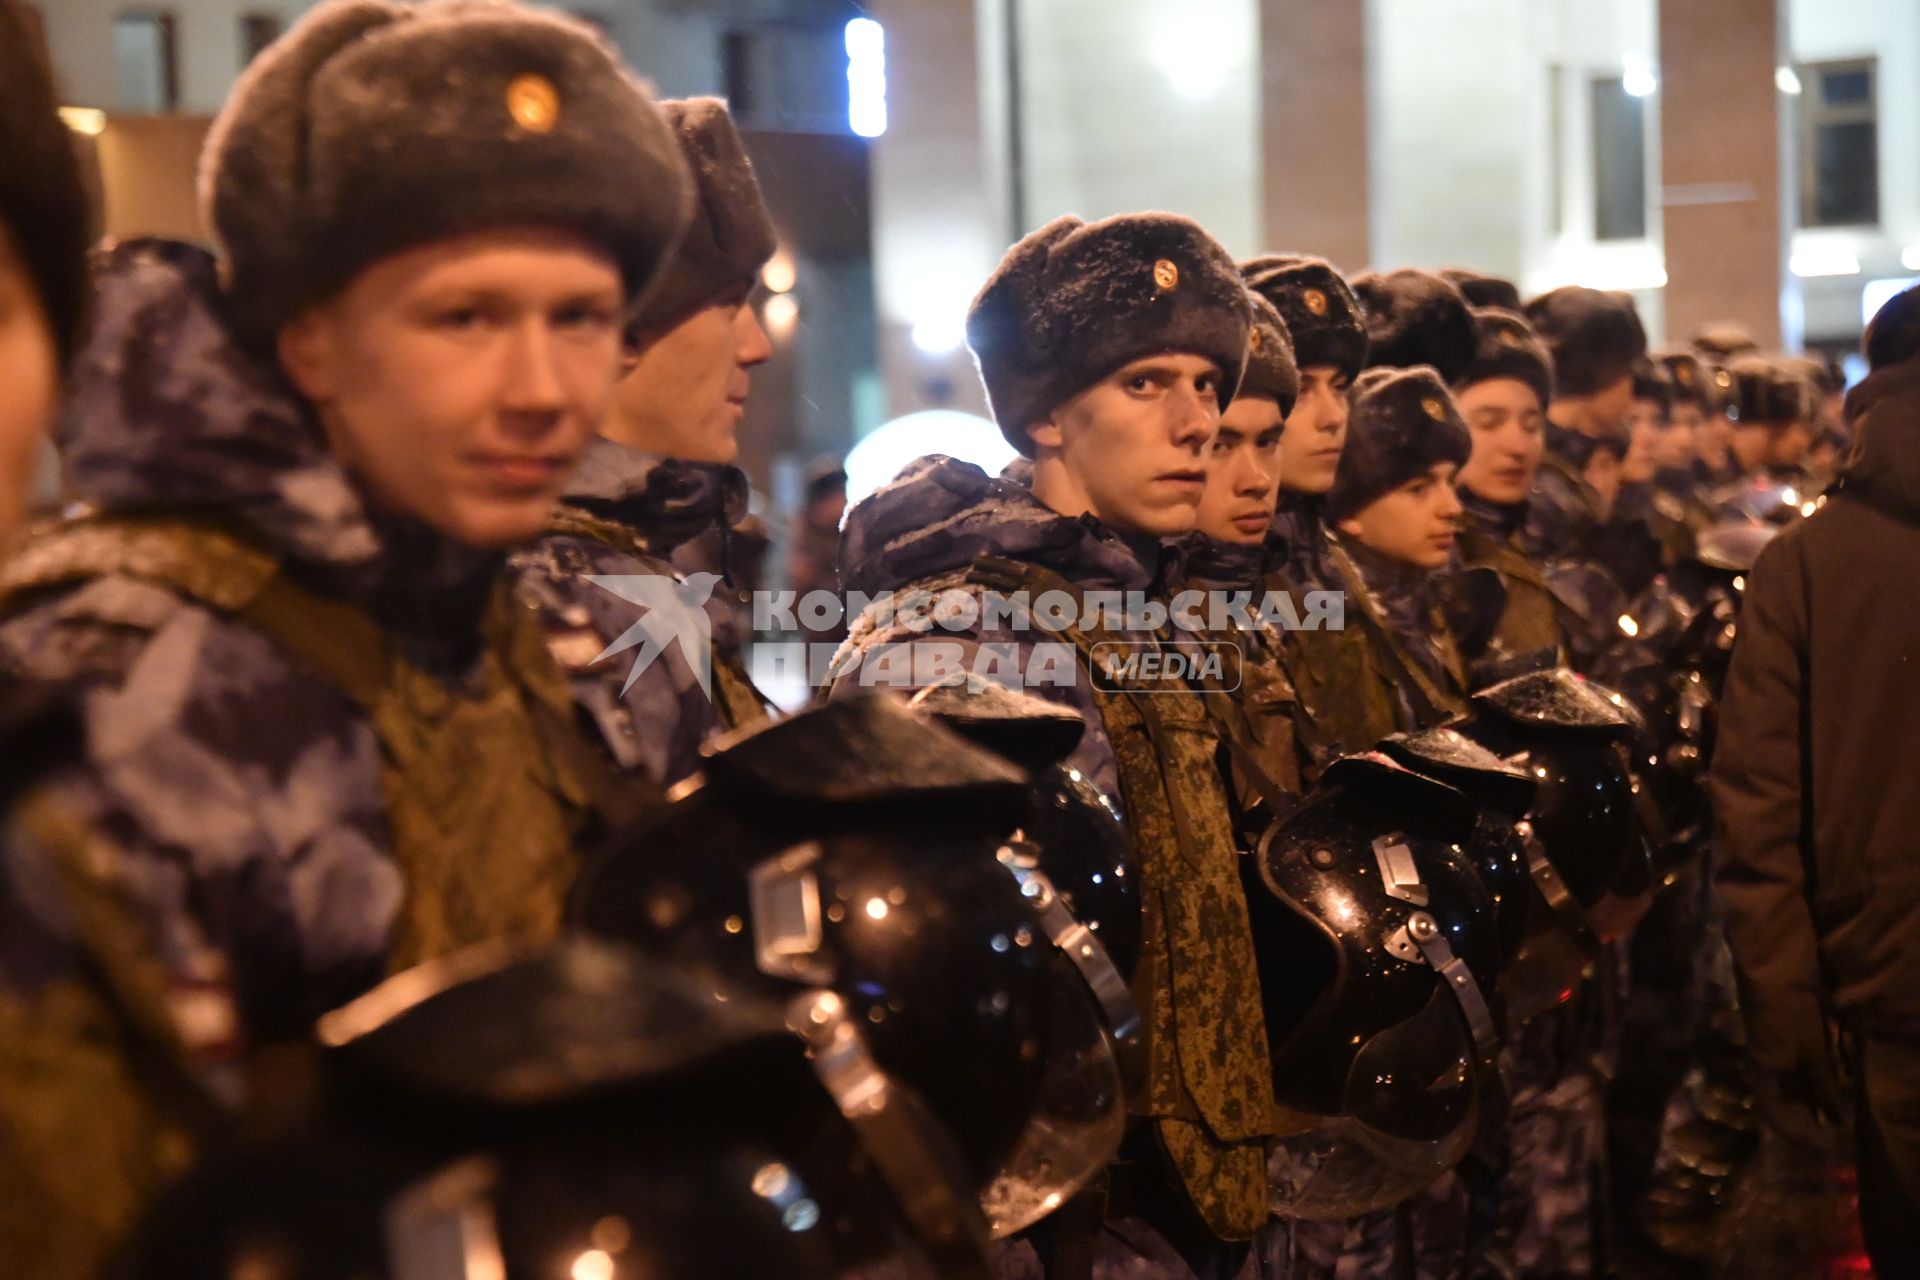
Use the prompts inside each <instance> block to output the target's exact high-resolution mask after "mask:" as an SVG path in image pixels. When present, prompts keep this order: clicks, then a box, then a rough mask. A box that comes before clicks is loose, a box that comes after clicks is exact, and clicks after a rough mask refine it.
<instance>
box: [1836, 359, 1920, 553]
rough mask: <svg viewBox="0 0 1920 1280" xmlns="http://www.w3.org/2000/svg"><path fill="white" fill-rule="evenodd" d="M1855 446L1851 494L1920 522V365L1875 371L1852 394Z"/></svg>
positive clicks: (1847, 475)
mask: <svg viewBox="0 0 1920 1280" xmlns="http://www.w3.org/2000/svg"><path fill="white" fill-rule="evenodd" d="M1846 419H1847V423H1848V425H1849V426H1851V427H1852V428H1853V433H1854V441H1855V443H1854V446H1853V452H1852V456H1850V457H1849V458H1848V459H1847V464H1846V467H1845V469H1844V470H1843V471H1842V473H1841V484H1842V487H1843V489H1844V490H1845V492H1848V493H1855V494H1859V495H1861V496H1863V497H1865V498H1867V499H1868V500H1870V501H1871V502H1873V503H1874V504H1875V505H1876V506H1880V507H1883V508H1886V509H1888V510H1890V511H1892V512H1893V513H1894V514H1897V515H1901V516H1904V517H1906V518H1908V519H1913V520H1920V360H1905V361H1902V362H1901V363H1899V364H1894V365H1887V366H1884V367H1883V368H1880V369H1877V370H1875V371H1874V372H1873V373H1870V374H1868V375H1867V377H1866V378H1865V379H1864V380H1863V381H1862V382H1861V383H1860V384H1859V385H1858V386H1856V387H1855V388H1854V389H1853V390H1852V391H1850V392H1848V393H1847V405H1846Z"/></svg>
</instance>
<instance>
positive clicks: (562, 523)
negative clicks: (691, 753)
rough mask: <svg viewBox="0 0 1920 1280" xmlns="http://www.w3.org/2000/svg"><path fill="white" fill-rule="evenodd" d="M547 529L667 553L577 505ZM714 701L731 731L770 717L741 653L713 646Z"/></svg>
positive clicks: (628, 550) (653, 555)
mask: <svg viewBox="0 0 1920 1280" xmlns="http://www.w3.org/2000/svg"><path fill="white" fill-rule="evenodd" d="M547 533H548V534H549V535H555V536H560V537H570V538H585V539H588V540H589V541H592V542H598V543H599V544H600V545H602V546H605V547H611V548H613V549H614V550H615V551H618V552H621V553H622V554H624V555H630V556H634V557H636V558H638V559H643V560H655V561H659V562H660V563H662V564H665V563H666V561H667V557H665V556H663V555H660V554H658V553H657V552H655V551H654V550H653V548H652V547H650V546H649V545H648V544H647V540H646V537H645V535H643V534H641V533H640V532H639V531H637V530H635V529H632V528H629V527H628V526H626V525H624V524H621V523H620V522H619V521H617V520H603V519H601V518H600V517H599V516H596V515H594V514H592V513H591V512H588V511H582V510H581V509H580V508H578V507H569V506H561V507H559V508H557V509H556V510H555V511H554V513H553V515H552V517H550V518H549V519H548V521H547ZM711 661H712V675H713V684H712V688H713V704H714V706H715V708H716V709H717V710H718V711H719V713H720V727H721V728H722V729H723V730H725V731H727V732H732V731H733V730H735V729H741V728H745V727H746V726H748V725H755V724H764V723H765V722H766V721H767V720H768V718H769V713H768V710H767V700H766V698H764V697H763V696H761V693H760V690H758V689H757V688H755V687H754V684H753V677H752V676H750V675H748V674H747V668H746V664H745V663H743V662H741V661H740V655H738V654H736V653H729V652H726V651H724V650H722V649H721V648H720V647H719V646H718V645H715V646H713V648H712V655H711Z"/></svg>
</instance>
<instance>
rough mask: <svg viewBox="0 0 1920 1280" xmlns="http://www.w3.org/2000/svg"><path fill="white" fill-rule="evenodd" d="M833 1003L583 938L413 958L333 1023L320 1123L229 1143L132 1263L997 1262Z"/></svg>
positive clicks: (933, 1144)
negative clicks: (521, 956)
mask: <svg viewBox="0 0 1920 1280" xmlns="http://www.w3.org/2000/svg"><path fill="white" fill-rule="evenodd" d="M819 994H821V993H814V994H813V995H811V996H810V995H806V994H803V995H801V996H800V997H798V999H797V1000H796V1001H795V1002H794V1003H793V1004H792V1005H791V1006H790V1007H787V1008H784V1009H783V1008H782V1007H781V1006H779V1005H777V1004H772V1003H767V1002H762V1001H759V1000H756V999H755V998H754V997H753V996H752V995H751V994H750V993H748V992H744V991H740V990H737V989H733V988H730V987H728V986H727V985H726V984H725V983H724V981H722V980H720V979H718V978H717V977H715V976H714V975H710V974H705V975H703V974H696V973H691V972H681V971H676V970H673V969H670V968H668V967H666V966H663V965H661V964H660V963H659V962H658V961H657V960H654V959H651V958H648V957H644V956H640V955H638V954H637V953H632V952H630V951H628V950H627V949H626V948H623V947H619V946H617V945H609V944H605V943H596V942H587V941H578V940H576V941H572V942H566V943H563V944H561V945H560V946H559V947H557V948H555V949H554V950H553V951H551V952H549V953H546V954H544V955H541V956H538V957H533V958H530V959H526V960H520V961H506V960H504V959H503V958H502V957H501V956H500V955H499V954H498V953H494V952H489V951H480V952H469V953H462V954H457V955H455V956H450V957H447V958H446V959H445V960H444V961H440V962H436V963H434V964H432V965H428V966H424V967H423V968H421V969H418V970H411V971H408V972H406V973H403V974H401V975H399V976H397V977H396V978H394V979H392V980H390V981H389V982H388V983H387V984H385V985H383V986H382V987H380V988H377V989H376V990H375V991H373V992H371V993H369V994H368V995H367V996H365V997H363V998H362V999H361V1000H359V1001H356V1002H355V1003H354V1004H352V1005H349V1006H347V1007H346V1008H345V1009H342V1010H340V1011H338V1012H336V1013H334V1014H331V1015H328V1017H326V1018H324V1019H322V1022H321V1037H322V1040H323V1041H324V1042H325V1043H326V1044H327V1045H328V1048H327V1049H326V1051H325V1054H324V1056H323V1057H322V1060H321V1064H320V1066H321V1072H320V1075H321V1079H322V1081H323V1087H322V1089H321V1090H320V1091H319V1092H320V1098H319V1100H318V1102H317V1104H316V1107H315V1112H314V1115H313V1117H312V1119H311V1121H310V1122H309V1123H308V1124H306V1125H305V1126H303V1127H302V1128H301V1129H299V1130H298V1131H296V1132H294V1133H293V1134H291V1135H290V1136H282V1137H278V1138H275V1139H272V1140H270V1141H268V1142H266V1143H263V1144H261V1145H257V1146H248V1147H242V1148H239V1149H237V1150H227V1151H219V1152H215V1153H213V1154H212V1155H211V1157H210V1158H209V1159H208V1160H207V1161H205V1162H204V1164H203V1165H202V1167H201V1168H200V1169H199V1170H197V1171H196V1173H195V1174H194V1175H193V1177H192V1178H190V1179H189V1180H188V1181H187V1183H186V1184H184V1185H183V1186H182V1187H181V1188H179V1189H178V1190H176V1191H174V1192H173V1193H172V1194H170V1195H169V1196H168V1197H167V1198H165V1199H164V1200H163V1201H162V1203H161V1204H160V1205H159V1206H158V1207H157V1209H156V1211H155V1212H154V1213H153V1214H152V1215H151V1217H150V1219H149V1221H148V1222H147V1224H146V1225H145V1227H144V1228H142V1229H141V1230H140V1231H139V1232H138V1233H137V1234H136V1236H135V1238H134V1244H133V1246H132V1248H131V1249H130V1251H129V1252H130V1255H131V1257H132V1259H133V1262H132V1265H131V1266H130V1267H129V1268H128V1269H127V1270H128V1273H129V1274H131V1275H132V1276H134V1277H137V1278H138V1280H174V1278H175V1277H178V1278H180V1280H185V1278H186V1277H189V1276H192V1277H201V1276H224V1275H248V1274H256V1273H259V1274H271V1275H275V1276H285V1277H289V1280H349V1278H350V1277H351V1278H352V1280H413V1278H414V1277H423V1276H447V1277H474V1278H477V1277H482V1276H489V1277H519V1276H542V1275H568V1274H572V1275H575V1276H579V1275H582V1274H591V1275H605V1276H618V1275H647V1276H663V1277H664V1276H673V1277H680V1276H685V1277H693V1276H700V1277H707V1276H713V1277H732V1278H737V1280H748V1278H749V1277H758V1276H764V1275H781V1276H797V1277H806V1278H809V1280H838V1278H840V1277H852V1276H858V1275H866V1274H873V1273H874V1271H875V1270H881V1271H885V1272H886V1273H887V1274H890V1275H891V1274H896V1273H898V1274H903V1275H907V1276H917V1277H941V1276H952V1277H966V1278H968V1280H977V1278H981V1277H984V1276H985V1275H987V1274H989V1272H988V1269H987V1264H986V1260H985V1251H984V1250H985V1232H984V1226H983V1224H982V1223H981V1222H980V1220H979V1218H978V1215H977V1213H975V1211H974V1210H973V1207H972V1203H971V1192H972V1189H971V1187H970V1186H969V1184H968V1180H967V1178H966V1177H965V1175H964V1172H963V1171H962V1169H961V1168H960V1162H959V1157H958V1154H957V1149H956V1148H955V1147H954V1146H953V1144H952V1142H951V1140H950V1139H949V1138H948V1136H947V1135H946V1134H945V1133H944V1131H943V1130H942V1129H941V1128H940V1126H939V1125H938V1124H937V1123H935V1122H933V1120H932V1118H931V1114H930V1113H929V1112H927V1111H926V1110H925V1109H924V1107H922V1106H921V1105H920V1104H918V1103H917V1101H916V1100H915V1099H914V1098H913V1097H912V1095H911V1093H910V1091H907V1090H905V1089H904V1088H902V1087H901V1086H900V1085H899V1084H898V1083H897V1082H894V1081H891V1080H889V1079H888V1078H887V1077H886V1076H885V1075H884V1073H881V1072H879V1071H878V1070H877V1068H875V1067H874V1065H873V1063H872V1059H871V1058H870V1057H867V1056H864V1054H863V1051H862V1049H861V1047H860V1045H859V1030H858V1028H857V1027H855V1026H853V1024H852V1023H851V1022H850V1021H848V1020H845V1019H844V1018H842V1019H839V1020H838V1022H837V1024H836V1025H834V1027H833V1029H832V1030H831V1031H823V1030H822V1028H823V1027H824V1026H825V1025H826V1024H825V1023H814V1022H813V1018H812V1015H813V1014H814V1013H815V1012H816V1010H817V1002H818V996H819ZM796 1021H798V1022H805V1023H808V1024H810V1026H809V1030H808V1034H807V1036H806V1037H805V1038H804V1039H803V1038H802V1037H801V1036H798V1035H796V1034H795V1033H794V1031H793V1030H792V1029H791V1028H790V1026H789V1025H788V1024H789V1023H791V1022H796ZM833 1021H834V1020H833V1019H831V1018H830V1019H828V1022H833ZM809 1043H810V1044H811V1045H812V1046H813V1047H812V1051H811V1053H809V1050H808V1045H809Z"/></svg>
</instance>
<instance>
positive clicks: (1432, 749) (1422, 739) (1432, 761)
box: [1380, 725, 1535, 967]
mask: <svg viewBox="0 0 1920 1280" xmlns="http://www.w3.org/2000/svg"><path fill="white" fill-rule="evenodd" d="M1380 750H1381V752H1382V753H1383V754H1385V755H1388V756H1390V757H1392V758H1393V759H1394V760H1396V761H1398V762H1399V763H1400V764H1402V765H1404V766H1406V767H1407V768H1409V769H1412V770H1413V771H1414V772H1416V773H1423V774H1425V775H1427V776H1428V777H1430V778H1434V779H1436V780H1438V781H1440V782H1444V783H1446V784H1447V785H1448V786H1451V787H1456V788H1458V789H1459V790H1460V791H1461V792H1462V793H1463V794H1465V795H1466V796H1467V797H1468V798H1469V799H1470V800H1472V801H1473V802H1474V806H1475V811H1474V818H1473V831H1472V833H1471V834H1470V835H1469V836H1468V838H1467V839H1466V841H1465V842H1464V843H1463V844H1462V846H1461V847H1462V850H1463V851H1464V852H1465V853H1466V855H1467V859H1468V861H1470V862H1471V863H1472V864H1473V867H1474V870H1476V871H1478V872H1479V873H1480V882H1481V883H1482V884H1484V885H1485V886H1486V889H1487V893H1488V895H1489V896H1490V897H1491V898H1492V899H1493V906H1494V913H1495V917H1496V920H1497V923H1498V927H1499V933H1498V937H1499V948H1500V949H1499V963H1500V965H1501V966H1503V967H1504V966H1506V965H1508V964H1509V963H1511V961H1512V960H1513V957H1514V956H1515V954H1517V953H1518V951H1519V950H1520V945H1521V942H1522V940H1523V939H1524V938H1525V937H1526V932H1527V921H1528V917H1529V915H1530V914H1531V912H1530V910H1529V908H1530V905H1531V903H1532V901H1533V898H1534V894H1535V890H1534V887H1533V880H1532V877H1531V874H1530V872H1529V870H1528V862H1527V846H1526V841H1525V839H1524V838H1523V836H1522V835H1521V833H1520V832H1519V831H1518V830H1516V827H1517V825H1518V824H1519V822H1520V820H1521V819H1523V818H1524V817H1525V816H1526V813H1527V810H1528V809H1529V808H1531V807H1532V806H1533V798H1534V790H1535V787H1534V780H1533V778H1532V777H1531V776H1530V775H1529V774H1527V772H1526V771H1525V770H1523V769H1520V768H1517V767H1516V766H1514V765H1511V764H1509V763H1507V762H1506V761H1505V760H1503V759H1501V758H1500V757H1499V756H1496V755H1494V754H1493V753H1492V752H1491V751H1488V750H1487V749H1486V748H1485V747H1482V746H1481V745H1480V744H1479V743H1477V742H1475V741H1473V740H1472V739H1471V738H1468V737H1465V736H1463V735H1462V734H1460V733H1459V732H1458V731H1456V730H1454V729H1450V728H1447V727H1446V726H1444V725H1440V726H1436V727H1434V728H1431V729H1423V730H1420V731H1419V732H1418V733H1411V734H1395V735H1394V736H1392V737H1390V738H1388V739H1386V740H1385V741H1384V742H1382V743H1381V744H1380Z"/></svg>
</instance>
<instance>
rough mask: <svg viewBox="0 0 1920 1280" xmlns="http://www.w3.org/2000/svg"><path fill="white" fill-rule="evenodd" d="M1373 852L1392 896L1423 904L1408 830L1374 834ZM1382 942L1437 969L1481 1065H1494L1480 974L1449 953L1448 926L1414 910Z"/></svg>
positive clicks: (1495, 1044) (1493, 1038)
mask: <svg viewBox="0 0 1920 1280" xmlns="http://www.w3.org/2000/svg"><path fill="white" fill-rule="evenodd" d="M1373 856H1374V858H1375V859H1376V860H1378V862H1379V864H1380V881H1381V883H1382V884H1383V885H1385V886H1386V891H1387V894H1388V895H1389V896H1390V897H1394V898H1398V899H1400V900H1401V901H1402V902H1407V903H1411V904H1413V905H1414V906H1417V907H1424V906H1425V905H1426V904H1427V901H1428V899H1429V896H1430V895H1429V892H1428V889H1427V886H1426V883H1425V882H1424V881H1422V880H1421V879H1420V868H1419V867H1418V866H1417V865H1416V864H1415V863H1414V860H1413V851H1412V850H1411V849H1409V848H1408V847H1407V838H1406V836H1404V835H1402V834H1401V833H1399V832H1397V831H1396V832H1391V833H1389V834H1387V835H1383V836H1376V837H1375V838H1374V841H1373ZM1381 945H1383V946H1384V947H1386V949H1387V951H1388V952H1389V953H1390V954H1392V955H1395V956H1398V957H1399V958H1400V959H1402V960H1407V961H1411V960H1412V959H1413V958H1414V957H1415V956H1416V955H1417V956H1419V957H1420V958H1421V959H1422V960H1424V961H1426V963H1427V965H1428V967H1430V968H1431V969H1432V970H1433V971H1434V972H1435V973H1437V974H1439V975H1440V980H1441V981H1442V982H1444V983H1445V984H1446V987H1447V990H1448V991H1451V992H1452V993H1453V998H1454V1000H1455V1001H1456V1002H1457V1003H1458V1004H1459V1006H1460V1013H1461V1015H1462V1016H1463V1017H1465V1018H1466V1020H1467V1030H1468V1031H1470V1032H1472V1033H1473V1047H1474V1052H1475V1053H1476V1054H1477V1055H1478V1057H1479V1059H1480V1063H1481V1065H1482V1066H1488V1067H1490V1066H1492V1065H1493V1062H1494V1059H1495V1057H1496V1055H1497V1054H1498V1053H1499V1050H1500V1040H1499V1036H1498V1034H1497V1033H1496V1031H1495V1029H1494V1023H1493V1012H1492V1010H1491V1009H1489V1008H1488V1007H1487V999H1486V996H1485V995H1484V994H1482V992H1481V990H1480V983H1479V980H1478V979H1476V978H1475V977H1474V976H1473V971H1472V970H1471V969H1469V968H1468V967H1467V963H1466V961H1464V960H1462V959H1461V958H1460V957H1459V956H1456V955H1454V954H1453V948H1452V947H1451V946H1449V945H1448V944H1447V935H1446V931H1445V930H1443V929H1441V927H1440V924H1439V922H1438V921H1436V920H1435V919H1434V918H1433V917H1432V916H1431V915H1429V914H1428V913H1427V912H1425V911H1415V912H1413V913H1412V914H1411V915H1409V916H1408V917H1407V919H1406V923H1404V924H1402V925H1400V926H1399V927H1398V928H1396V929H1394V930H1393V931H1391V932H1390V933H1388V934H1387V936H1386V937H1385V938H1384V939H1382V940H1381Z"/></svg>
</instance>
